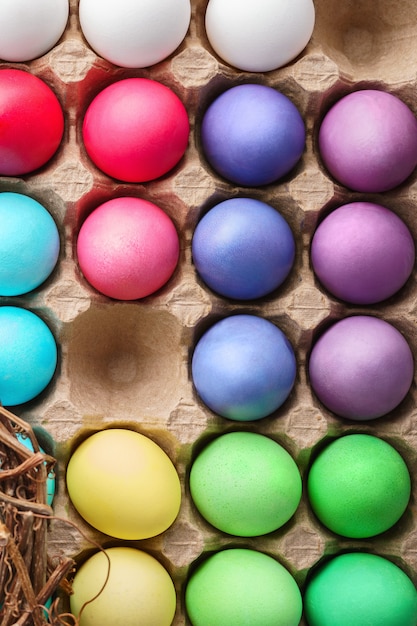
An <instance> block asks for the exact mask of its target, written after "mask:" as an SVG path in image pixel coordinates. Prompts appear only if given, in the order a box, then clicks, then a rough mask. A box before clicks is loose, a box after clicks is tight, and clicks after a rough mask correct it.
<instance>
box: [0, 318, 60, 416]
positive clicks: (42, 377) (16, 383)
mask: <svg viewBox="0 0 417 626" xmlns="http://www.w3.org/2000/svg"><path fill="white" fill-rule="evenodd" d="M56 365H57V345H56V342H55V339H54V336H53V334H52V332H51V331H50V329H49V327H48V326H47V325H46V323H45V322H44V321H43V320H42V319H41V318H40V317H39V316H38V315H35V313H32V312H31V311H28V310H26V309H23V308H20V307H14V306H3V307H0V402H1V404H2V405H3V406H6V407H7V406H16V405H18V404H23V403H25V402H28V401H29V400H32V399H33V398H35V397H36V396H37V395H39V394H40V393H41V391H43V390H44V389H45V388H46V387H47V385H48V384H49V383H50V381H51V380H52V377H53V375H54V373H55V369H56Z"/></svg>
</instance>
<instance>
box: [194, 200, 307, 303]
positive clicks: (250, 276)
mask: <svg viewBox="0 0 417 626" xmlns="http://www.w3.org/2000/svg"><path fill="white" fill-rule="evenodd" d="M192 254H193V261H194V265H195V267H196V269H197V272H198V273H199V275H200V276H201V278H202V279H203V281H204V282H205V283H206V284H207V285H208V286H209V287H210V288H211V289H213V291H216V292H217V293H219V294H220V295H222V296H226V297H227V298H235V299H237V300H250V299H253V298H261V297H262V296H265V295H267V294H269V293H270V292H271V291H273V290H274V289H276V288H277V287H279V286H280V285H281V284H282V283H283V282H284V280H285V279H286V278H287V276H288V274H289V273H290V271H291V268H292V266H293V263H294V257H295V242H294V236H293V234H292V231H291V228H290V227H289V225H288V223H287V222H286V220H285V219H284V218H283V217H282V216H281V215H280V214H279V213H278V212H277V211H276V210H275V209H274V208H272V207H271V206H269V205H268V204H266V203H264V202H260V201H259V200H253V199H251V198H232V199H230V200H225V201H224V202H221V203H220V204H218V205H216V206H215V207H213V208H212V209H211V210H210V211H209V212H208V213H206V215H204V217H203V218H202V220H201V221H200V222H199V223H198V224H197V228H196V229H195V232H194V236H193V241H192Z"/></svg>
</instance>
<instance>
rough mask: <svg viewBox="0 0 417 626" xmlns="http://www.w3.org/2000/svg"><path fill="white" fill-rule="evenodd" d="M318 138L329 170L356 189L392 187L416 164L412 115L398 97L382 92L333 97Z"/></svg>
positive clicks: (415, 123)
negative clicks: (333, 102) (337, 98)
mask: <svg viewBox="0 0 417 626" xmlns="http://www.w3.org/2000/svg"><path fill="white" fill-rule="evenodd" d="M318 140H319V151H320V154H321V157H322V159H323V163H324V165H325V166H326V167H327V169H328V170H329V172H330V174H331V175H332V176H333V177H334V178H335V179H336V180H337V181H339V182H340V183H341V184H342V185H345V186H346V187H349V188H350V189H353V190H355V191H364V192H377V193H378V192H383V191H388V190H389V189H393V188H394V187H397V186H398V185H400V184H401V183H402V182H404V181H405V180H406V178H408V177H409V176H410V174H411V173H412V172H413V170H414V168H415V167H416V165H417V119H416V117H415V116H414V114H413V112H412V111H411V109H409V108H408V106H407V105H406V104H405V103H404V102H403V101H402V100H400V99H399V98H397V97H396V96H394V95H392V94H390V93H387V92H384V91H378V90H375V89H364V90H362V91H355V92H353V93H350V94H348V95H347V96H345V97H344V98H342V99H341V100H339V101H338V102H336V104H335V105H334V106H333V107H332V108H331V109H330V110H329V112H328V113H327V114H326V116H325V117H324V119H323V122H322V124H321V127H320V130H319V138H318Z"/></svg>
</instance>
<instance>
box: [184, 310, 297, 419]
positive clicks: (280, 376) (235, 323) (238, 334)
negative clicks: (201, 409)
mask: <svg viewBox="0 0 417 626" xmlns="http://www.w3.org/2000/svg"><path fill="white" fill-rule="evenodd" d="M191 369H192V378H193V383H194V386H195V389H196V391H197V393H198V395H199V397H200V398H201V400H202V401H203V402H204V403H205V404H206V405H207V406H208V407H209V408H210V409H211V410H212V411H214V412H215V413H217V414H218V415H221V416H222V417H226V418H228V419H231V420H235V421H241V422H244V421H250V420H259V419H262V418H263V417H266V416H268V415H270V414H271V413H273V412H274V411H275V410H276V409H278V408H279V407H280V406H281V405H282V404H283V403H284V402H285V400H286V399H287V398H288V396H289V394H290V392H291V389H292V387H293V385H294V382H295V375H296V361H295V356H294V352H293V349H292V346H291V344H290V342H289V341H288V339H287V337H286V336H285V334H284V333H283V332H282V331H281V330H280V329H279V328H278V327H277V326H275V324H273V323H272V322H270V321H268V320H266V319H264V318H261V317H257V316H255V315H243V314H241V315H232V316H230V317H226V318H224V319H222V320H220V322H217V323H216V324H214V325H213V326H212V327H211V328H209V330H208V331H206V333H205V334H204V335H203V336H202V337H201V339H200V340H199V342H198V343H197V345H196V347H195V350H194V354H193V357H192V364H191Z"/></svg>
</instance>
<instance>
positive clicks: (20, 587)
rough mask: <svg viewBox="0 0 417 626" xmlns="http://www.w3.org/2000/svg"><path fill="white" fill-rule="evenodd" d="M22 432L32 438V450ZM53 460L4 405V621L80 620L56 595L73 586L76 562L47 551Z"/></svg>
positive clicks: (0, 588)
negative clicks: (53, 556)
mask: <svg viewBox="0 0 417 626" xmlns="http://www.w3.org/2000/svg"><path fill="white" fill-rule="evenodd" d="M18 435H20V436H25V437H28V438H29V439H30V442H31V444H32V446H31V447H32V448H33V450H31V449H30V448H29V447H26V446H25V445H23V444H22V443H21V441H20V440H19V438H18ZM54 465H55V459H54V458H53V457H51V456H49V455H47V454H45V453H43V452H42V451H41V449H40V446H39V444H38V441H37V439H36V437H35V435H34V432H33V430H32V428H31V427H30V425H29V424H27V423H26V422H24V421H23V420H21V419H20V418H18V417H16V416H15V415H13V414H12V413H10V412H9V411H7V410H6V409H4V408H3V407H1V406H0V626H32V625H33V626H42V625H44V624H54V625H58V624H66V623H68V621H66V618H69V619H70V621H71V623H72V624H73V623H74V622H75V623H77V620H75V619H73V616H70V615H68V614H66V617H65V614H64V613H61V614H59V610H58V606H59V599H56V600H52V599H53V598H54V597H55V594H56V591H57V590H58V588H60V587H61V588H63V589H64V590H65V588H66V587H69V583H68V581H67V575H68V574H69V573H70V571H71V570H72V569H73V567H74V562H73V560H72V559H70V558H67V557H63V558H61V559H59V562H58V563H52V561H51V559H50V558H49V556H48V551H47V532H48V523H49V520H50V519H51V518H52V517H53V511H52V508H51V507H50V506H49V505H48V504H47V477H48V474H49V473H50V472H51V471H53V467H54ZM67 591H68V589H67ZM58 595H59V594H58ZM46 605H48V608H46ZM71 618H72V619H71Z"/></svg>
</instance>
